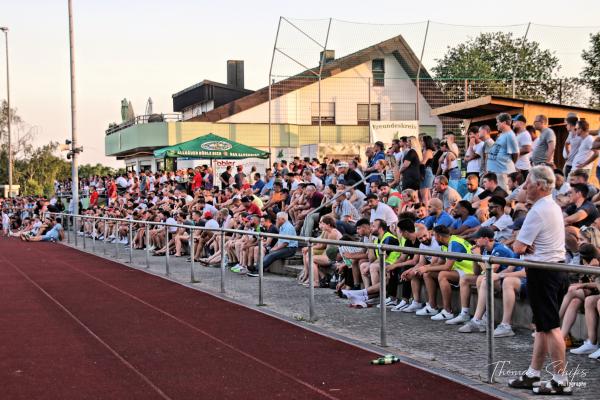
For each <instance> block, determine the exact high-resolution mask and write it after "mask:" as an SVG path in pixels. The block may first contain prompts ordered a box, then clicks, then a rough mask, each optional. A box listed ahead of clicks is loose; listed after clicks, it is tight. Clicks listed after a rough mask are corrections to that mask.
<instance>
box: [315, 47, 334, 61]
mask: <svg viewBox="0 0 600 400" xmlns="http://www.w3.org/2000/svg"><path fill="white" fill-rule="evenodd" d="M323 53H325V58H323ZM319 56H320V58H319V64H321V60H323V64H327V63H330V62H332V61H333V60H335V50H323V51H321V53H320V54H319Z"/></svg>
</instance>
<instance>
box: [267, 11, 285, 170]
mask: <svg viewBox="0 0 600 400" xmlns="http://www.w3.org/2000/svg"><path fill="white" fill-rule="evenodd" d="M281 18H282V17H279V22H278V23H277V33H276V34H275V43H274V44H273V54H272V55H271V66H270V67H269V166H271V165H273V150H272V149H271V124H272V122H271V100H272V98H273V95H272V94H271V79H272V76H273V75H272V74H273V62H274V61H275V51H276V50H277V40H278V39H279V28H281Z"/></svg>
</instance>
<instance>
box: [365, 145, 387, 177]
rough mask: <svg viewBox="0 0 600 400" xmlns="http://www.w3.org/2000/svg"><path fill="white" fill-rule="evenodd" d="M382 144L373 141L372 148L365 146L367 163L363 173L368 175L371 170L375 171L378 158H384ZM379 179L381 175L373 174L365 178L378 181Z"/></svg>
mask: <svg viewBox="0 0 600 400" xmlns="http://www.w3.org/2000/svg"><path fill="white" fill-rule="evenodd" d="M383 150H384V145H383V142H375V146H373V148H367V152H366V154H367V157H368V158H369V164H368V167H367V169H365V175H369V174H371V173H373V172H377V164H378V163H379V161H380V160H385V153H384V152H383ZM379 181H381V176H379V175H374V176H372V177H370V178H369V179H367V182H369V183H371V182H379Z"/></svg>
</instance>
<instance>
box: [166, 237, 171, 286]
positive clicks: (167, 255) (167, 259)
mask: <svg viewBox="0 0 600 400" xmlns="http://www.w3.org/2000/svg"><path fill="white" fill-rule="evenodd" d="M165 246H166V251H165V275H166V276H169V274H170V272H171V270H170V268H169V252H170V251H171V248H170V246H169V227H168V226H167V225H165Z"/></svg>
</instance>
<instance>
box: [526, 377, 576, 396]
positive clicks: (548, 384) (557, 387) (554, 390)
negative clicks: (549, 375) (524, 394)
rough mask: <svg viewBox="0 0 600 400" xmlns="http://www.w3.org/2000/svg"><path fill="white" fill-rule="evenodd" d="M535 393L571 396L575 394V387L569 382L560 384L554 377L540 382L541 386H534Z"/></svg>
mask: <svg viewBox="0 0 600 400" xmlns="http://www.w3.org/2000/svg"><path fill="white" fill-rule="evenodd" d="M533 393H535V394H543V395H550V396H560V395H563V396H570V395H572V394H573V389H572V388H571V386H569V383H568V382H565V383H563V384H560V383H558V382H556V381H555V380H554V379H551V380H549V381H542V382H540V386H537V387H534V388H533Z"/></svg>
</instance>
